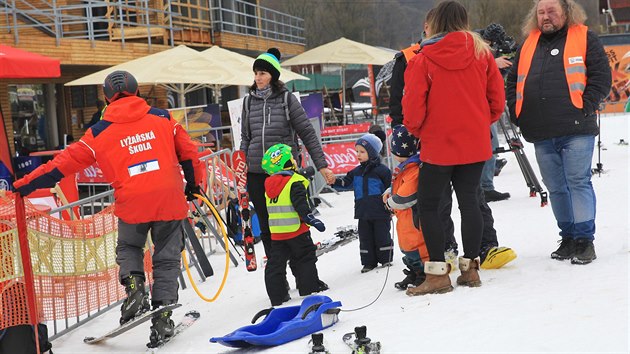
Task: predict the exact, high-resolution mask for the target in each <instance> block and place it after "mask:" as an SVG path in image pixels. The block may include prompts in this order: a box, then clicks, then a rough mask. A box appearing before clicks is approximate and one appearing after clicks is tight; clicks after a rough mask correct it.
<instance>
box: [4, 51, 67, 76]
mask: <svg viewBox="0 0 630 354" xmlns="http://www.w3.org/2000/svg"><path fill="white" fill-rule="evenodd" d="M59 64H60V62H59V60H57V59H53V58H49V57H46V56H43V55H40V54H36V53H31V52H27V51H25V50H21V49H17V48H13V47H9V46H5V45H2V44H0V79H20V78H44V77H59V76H61V70H60V68H59Z"/></svg>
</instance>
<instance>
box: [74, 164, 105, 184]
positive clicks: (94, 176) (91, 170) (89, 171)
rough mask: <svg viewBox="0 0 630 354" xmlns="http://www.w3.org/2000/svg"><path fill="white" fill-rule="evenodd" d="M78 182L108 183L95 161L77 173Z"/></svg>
mask: <svg viewBox="0 0 630 354" xmlns="http://www.w3.org/2000/svg"><path fill="white" fill-rule="evenodd" d="M77 176H78V178H77V182H79V183H109V182H107V180H106V179H105V176H103V171H101V169H100V168H99V167H98V164H97V163H94V165H92V166H90V167H88V168H86V169H85V170H83V171H80V172H79V173H77Z"/></svg>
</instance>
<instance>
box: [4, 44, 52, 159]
mask: <svg viewBox="0 0 630 354" xmlns="http://www.w3.org/2000/svg"><path fill="white" fill-rule="evenodd" d="M59 76H61V69H60V62H59V60H57V59H53V58H49V57H46V56H43V55H39V54H36V53H31V52H27V51H25V50H21V49H17V48H13V47H9V46H5V45H2V44H0V79H23V78H34V79H36V78H50V77H59ZM0 121H1V122H0V162H3V163H4V165H5V166H6V167H7V168H8V169H9V170H10V171H12V170H13V169H12V166H11V156H10V155H9V143H8V141H7V133H6V130H5V127H4V119H3V117H2V110H1V109H0Z"/></svg>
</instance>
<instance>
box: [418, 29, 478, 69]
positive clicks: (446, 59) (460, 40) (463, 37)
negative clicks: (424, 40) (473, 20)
mask: <svg viewBox="0 0 630 354" xmlns="http://www.w3.org/2000/svg"><path fill="white" fill-rule="evenodd" d="M422 53H423V54H424V56H426V57H427V58H428V59H429V60H431V62H433V63H434V64H436V65H438V66H440V67H442V68H444V69H446V70H462V69H465V68H467V67H468V66H469V65H470V63H472V61H473V59H474V58H475V43H474V40H473V38H472V35H470V34H469V33H467V32H451V33H448V34H447V35H446V36H444V38H442V39H441V40H439V41H438V42H437V43H435V44H432V45H427V46H424V47H423V48H422Z"/></svg>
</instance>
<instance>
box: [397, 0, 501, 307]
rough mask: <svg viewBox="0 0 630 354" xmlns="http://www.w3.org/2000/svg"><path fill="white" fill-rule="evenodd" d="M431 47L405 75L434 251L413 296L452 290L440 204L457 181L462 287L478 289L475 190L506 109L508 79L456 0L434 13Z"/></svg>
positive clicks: (425, 227) (425, 226)
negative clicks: (492, 135)
mask: <svg viewBox="0 0 630 354" xmlns="http://www.w3.org/2000/svg"><path fill="white" fill-rule="evenodd" d="M429 26H430V33H433V34H434V35H433V36H432V37H431V38H430V42H431V44H430V45H426V46H424V47H423V49H422V51H421V52H420V53H419V54H418V55H416V56H415V57H414V58H413V59H411V60H410V62H409V65H408V67H407V70H406V71H405V94H404V97H403V101H402V104H403V116H404V124H405V126H406V127H407V129H408V130H409V131H410V132H411V133H412V134H413V135H414V136H416V137H418V138H420V142H421V144H422V149H421V150H420V160H421V161H422V162H423V165H422V169H421V172H420V176H419V180H418V204H419V205H420V223H421V226H422V231H423V232H424V235H425V241H426V244H427V248H428V250H429V258H430V260H431V261H430V262H427V263H426V265H425V272H426V274H427V278H426V281H425V282H424V283H422V284H421V285H420V286H417V287H415V288H410V289H409V290H408V291H407V294H408V295H424V294H429V293H444V292H449V291H451V290H452V289H453V287H452V286H451V280H450V278H449V276H448V273H449V271H450V265H448V264H447V263H446V262H445V261H444V240H445V236H444V231H443V230H442V226H441V224H440V218H439V216H438V204H439V202H440V198H441V196H442V195H444V189H445V188H447V187H448V186H449V183H450V182H452V184H453V187H454V189H455V193H456V195H457V200H458V202H459V209H460V211H461V218H462V222H461V223H462V241H463V244H464V257H460V259H459V268H460V270H461V273H462V274H461V276H459V277H458V278H457V284H458V285H465V286H480V285H481V281H480V279H479V274H478V269H479V258H478V256H479V246H480V244H481V234H482V228H483V221H482V217H481V213H480V211H479V206H478V205H479V204H478V201H477V188H478V187H479V178H480V177H481V170H482V168H483V164H484V162H485V161H486V160H488V159H489V158H490V156H491V155H492V148H491V143H490V134H489V133H488V132H489V131H490V124H491V123H492V122H494V121H496V120H498V119H499V117H500V114H501V113H502V112H503V108H504V105H505V92H504V89H503V79H502V77H501V74H500V72H499V69H498V68H497V65H496V63H495V61H494V57H493V55H492V53H491V52H490V48H489V47H488V45H487V44H486V43H485V42H484V41H483V39H482V38H481V37H480V36H479V35H477V34H476V33H473V32H471V31H470V30H469V28H468V14H467V13H466V9H465V8H464V7H463V6H462V5H461V4H459V3H458V2H456V1H446V2H443V3H441V4H440V5H438V7H436V8H435V17H434V20H433V21H431V23H430V24H429Z"/></svg>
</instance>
